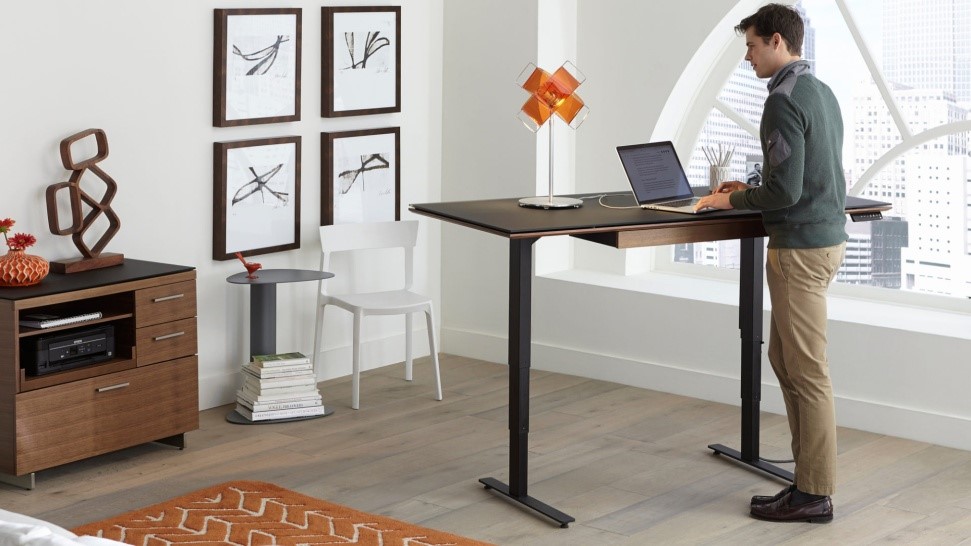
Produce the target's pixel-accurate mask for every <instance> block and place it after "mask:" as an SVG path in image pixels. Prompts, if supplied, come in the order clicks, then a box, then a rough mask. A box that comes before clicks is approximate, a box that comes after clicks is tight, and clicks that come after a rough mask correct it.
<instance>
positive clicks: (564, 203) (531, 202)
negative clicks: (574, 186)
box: [519, 196, 583, 209]
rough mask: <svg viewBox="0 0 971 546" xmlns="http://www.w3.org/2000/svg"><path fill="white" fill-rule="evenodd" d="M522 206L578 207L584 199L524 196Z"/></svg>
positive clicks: (539, 207) (533, 207) (532, 207)
mask: <svg viewBox="0 0 971 546" xmlns="http://www.w3.org/2000/svg"><path fill="white" fill-rule="evenodd" d="M519 206H520V207H526V208H531V209H578V208H580V207H582V206H583V201H582V200H580V199H574V198H572V197H553V196H546V197H523V198H522V199H520V200H519Z"/></svg>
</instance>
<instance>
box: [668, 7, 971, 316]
mask: <svg viewBox="0 0 971 546" xmlns="http://www.w3.org/2000/svg"><path fill="white" fill-rule="evenodd" d="M759 4H760V3H758V2H752V1H742V2H739V3H738V5H736V7H735V8H734V9H733V10H732V11H731V13H729V15H728V16H727V17H726V21H723V22H724V23H726V24H725V25H724V26H726V27H727V28H728V29H731V27H732V26H733V25H734V24H736V23H737V22H738V20H740V19H741V17H744V16H745V15H748V14H749V13H752V12H754V11H755V9H757V8H758V6H759ZM795 7H796V8H797V9H798V10H799V11H800V12H801V13H802V14H803V16H804V20H805V22H806V39H805V43H804V45H803V57H804V58H805V59H807V60H809V61H810V62H811V63H812V66H813V70H814V72H815V73H816V75H817V76H818V77H819V78H820V79H821V80H822V81H823V82H825V83H827V84H828V85H829V86H830V87H831V88H832V89H833V91H834V93H835V94H836V96H837V98H838V100H839V101H840V105H841V108H842V113H843V121H844V127H845V132H844V135H845V136H844V145H843V166H844V173H845V175H846V180H847V186H848V187H847V193H848V194H849V195H857V196H860V197H866V198H870V199H876V200H880V201H886V202H890V203H892V205H893V210H892V211H890V212H889V213H885V214H884V217H885V220H884V221H881V222H865V223H853V222H851V221H848V223H847V232H848V233H849V235H850V239H849V241H848V244H847V255H846V260H845V262H844V264H843V266H842V267H841V269H840V271H839V274H838V276H837V282H839V283H843V284H849V285H863V286H870V287H877V288H882V289H890V290H897V291H906V292H915V293H923V294H933V295H938V296H947V297H952V298H962V299H967V298H971V157H969V142H968V135H969V133H971V2H968V1H967V0H919V1H918V0H801V1H799V2H796V3H795ZM739 14H741V15H739ZM728 19H731V20H728ZM734 39H735V40H739V38H737V37H735V38H734ZM725 51H727V53H725V54H724V57H723V59H722V61H721V63H715V66H725V67H727V68H728V69H731V68H732V67H733V66H734V71H733V72H732V73H731V75H730V76H729V77H728V78H727V82H726V83H725V84H724V85H723V86H722V87H721V89H720V91H718V92H717V93H716V98H714V100H713V101H711V102H710V103H709V105H707V107H706V106H705V105H704V104H703V103H698V102H696V104H695V105H694V106H693V107H689V108H685V105H683V104H676V103H675V101H669V104H668V105H667V107H666V112H665V113H666V114H667V119H668V120H669V121H670V120H675V123H676V124H678V126H679V129H680V130H679V131H678V134H681V135H682V142H680V144H681V145H682V147H683V148H685V149H692V148H693V152H692V153H691V154H690V160H689V164H688V166H687V167H688V169H687V170H688V174H689V177H690V178H691V180H692V184H694V185H697V186H707V183H708V163H709V161H708V159H707V158H706V156H705V154H704V152H703V151H702V147H713V148H715V149H718V148H719V147H720V148H721V149H722V150H723V151H724V152H725V153H727V151H728V150H733V154H732V159H731V168H732V173H733V174H734V175H735V178H736V179H739V180H742V181H747V182H750V183H755V184H757V183H759V182H760V177H759V170H760V167H761V161H762V157H761V148H760V145H759V140H758V125H759V118H760V116H761V110H762V104H763V103H764V101H765V98H766V96H767V90H766V87H765V84H766V81H767V80H759V79H758V78H756V77H755V74H754V72H753V71H752V70H751V68H750V66H749V63H748V62H746V61H744V60H743V61H741V62H740V63H738V64H735V63H736V61H737V59H738V51H739V50H738V49H737V48H726V49H725ZM733 59H734V60H733ZM690 70H691V68H690V67H689V71H690ZM717 77H718V75H717V74H710V75H709V76H708V80H707V81H706V82H705V83H707V84H708V85H709V86H710V85H711V80H712V79H713V78H717ZM721 77H722V78H724V73H723V75H722V76H721ZM723 81H724V80H723ZM695 84H696V85H700V86H701V87H702V88H704V87H706V85H704V84H703V83H702V82H695ZM708 96H711V94H709V95H708ZM698 97H699V99H698V100H699V101H704V100H711V99H704V98H701V97H702V95H698ZM670 109H681V111H691V110H693V111H695V112H697V111H701V112H707V118H705V119H704V120H701V119H699V118H697V117H695V118H694V119H692V118H691V117H690V115H684V116H682V117H681V118H680V119H676V116H674V115H673V114H671V112H670V111H669V110H670ZM695 115H696V114H695ZM696 116H697V115H696ZM664 122H665V116H663V115H662V123H664ZM699 128H700V130H699ZM693 134H696V135H697V136H696V137H695V143H694V145H693V146H692V145H691V144H690V143H686V142H684V138H690V135H693ZM737 247H738V245H737V242H736V243H730V242H722V243H697V244H693V245H678V246H675V247H673V248H672V251H671V253H670V256H671V258H670V261H671V262H672V263H674V264H692V266H693V267H695V268H697V267H700V266H713V267H716V268H727V269H733V268H737V267H738V251H737ZM673 267H682V266H679V265H675V266H673Z"/></svg>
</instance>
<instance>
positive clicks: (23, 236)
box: [7, 233, 37, 250]
mask: <svg viewBox="0 0 971 546" xmlns="http://www.w3.org/2000/svg"><path fill="white" fill-rule="evenodd" d="M36 242H37V237H34V236H33V235H31V234H29V233H16V234H14V236H13V237H10V238H9V239H7V246H8V247H10V250H24V249H26V248H27V247H29V246H33V245H34V243H36Z"/></svg>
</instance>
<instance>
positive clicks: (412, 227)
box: [314, 220, 442, 409]
mask: <svg viewBox="0 0 971 546" xmlns="http://www.w3.org/2000/svg"><path fill="white" fill-rule="evenodd" d="M417 239H418V222H417V221H415V220H409V221H400V222H372V223H363V224H337V225H333V226H320V247H321V259H320V268H321V271H330V264H331V256H332V254H334V253H337V252H349V251H362V250H369V249H388V248H401V249H403V250H404V276H405V283H404V287H403V288H402V289H401V290H390V291H382V292H360V293H350V294H330V293H328V292H327V288H326V284H327V281H321V282H320V293H319V295H318V297H317V320H316V322H317V324H316V332H315V335H314V369H315V370H316V369H317V359H318V358H320V349H321V339H320V337H321V331H322V330H323V323H324V309H325V308H326V307H327V306H328V305H334V306H337V307H340V308H341V309H344V310H346V311H349V312H350V313H352V314H353V315H354V340H353V342H352V343H353V349H352V370H353V376H352V378H351V389H352V394H351V407H352V408H354V409H358V407H359V405H360V384H361V321H362V319H363V318H364V317H366V316H368V315H402V314H403V315H405V380H407V381H411V379H412V373H411V372H412V342H411V337H412V314H413V313H417V312H419V311H423V312H424V313H425V320H426V321H427V324H428V348H429V351H430V352H431V357H432V362H433V363H434V365H435V399H436V400H441V399H442V379H441V376H440V374H439V369H438V350H437V344H436V342H435V314H434V311H433V310H432V300H431V298H429V297H427V296H422V295H421V294H416V293H414V292H412V291H411V284H412V278H413V265H414V249H415V242H416V240H417ZM350 274H351V275H353V272H350Z"/></svg>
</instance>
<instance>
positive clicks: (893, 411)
mask: <svg viewBox="0 0 971 546" xmlns="http://www.w3.org/2000/svg"><path fill="white" fill-rule="evenodd" d="M442 352H445V353H449V354H454V355H458V356H465V357H469V358H477V359H481V360H486V361H489V362H499V363H503V364H504V363H506V359H507V358H508V348H507V344H506V338H505V337H499V336H496V335H491V334H483V333H477V332H470V331H463V330H453V329H449V330H445V329H443V331H442ZM531 366H532V367H533V368H535V369H538V370H546V371H553V372H558V373H565V374H570V375H576V376H579V377H589V378H591V379H599V380H603V381H611V382H614V383H620V384H623V385H630V386H634V387H640V388H645V389H652V390H656V391H662V392H669V393H673V394H679V395H682V396H690V397H692V398H699V399H702V400H710V401H713V402H720V403H724V404H731V405H735V406H738V405H740V402H739V398H740V384H739V379H738V377H729V376H722V375H716V374H712V373H709V372H705V371H700V370H691V369H686V368H679V367H672V366H666V365H661V364H657V363H652V362H644V361H637V360H632V359H629V358H626V357H618V356H611V355H603V354H595V353H589V352H584V351H580V350H576V349H566V348H562V347H554V346H550V345H543V344H540V343H536V342H534V343H533V345H532V362H531ZM771 376H772V372H771V371H768V372H766V371H765V370H763V375H762V377H763V378H765V377H771ZM908 402H910V403H912V404H914V403H919V401H913V400H910V401H908ZM761 408H762V410H763V411H767V412H770V413H777V414H784V413H785V406H784V405H783V403H782V393H781V391H780V390H779V386H778V385H777V384H773V383H769V382H765V381H764V380H763V382H762V404H761ZM836 419H837V423H838V424H839V425H840V426H843V427H849V428H855V429H859V430H865V431H868V432H874V433H877V434H886V435H890V436H897V437H900V438H907V439H910V440H917V441H920V442H928V443H932V444H937V445H942V446H946V447H953V448H956V449H963V450H967V451H971V419H968V418H966V417H962V416H956V415H944V414H941V413H936V412H933V411H927V410H924V409H921V408H919V407H903V406H892V405H888V404H886V403H881V402H873V401H867V400H858V399H854V398H849V397H846V396H841V395H839V393H838V385H837V396H836Z"/></svg>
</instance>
